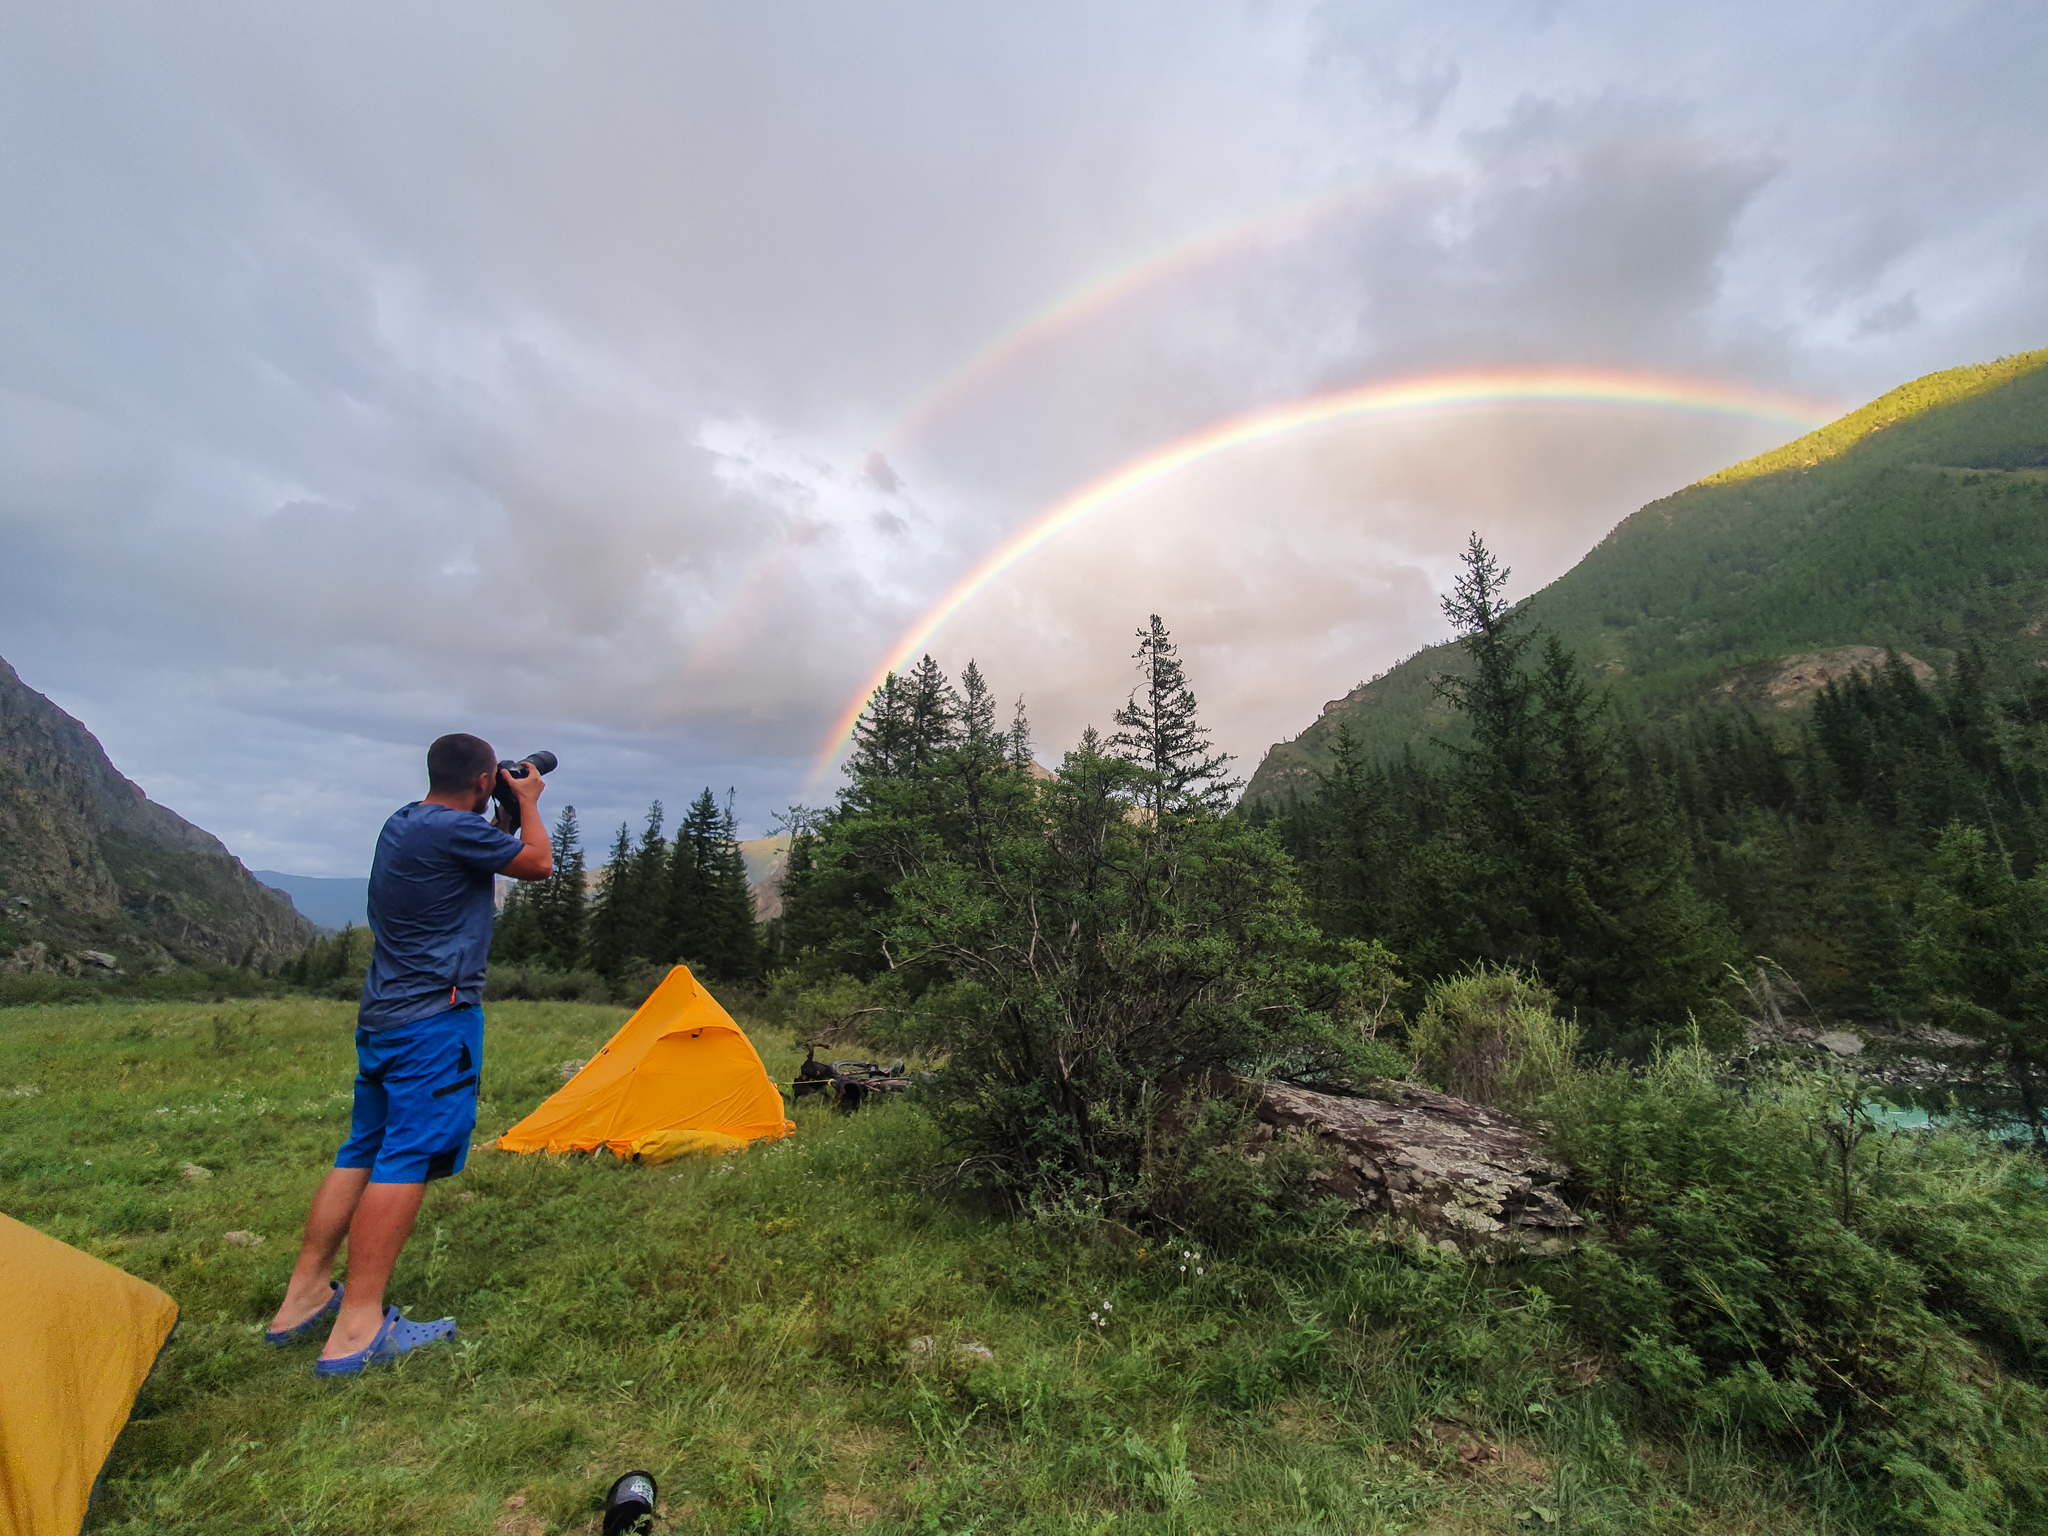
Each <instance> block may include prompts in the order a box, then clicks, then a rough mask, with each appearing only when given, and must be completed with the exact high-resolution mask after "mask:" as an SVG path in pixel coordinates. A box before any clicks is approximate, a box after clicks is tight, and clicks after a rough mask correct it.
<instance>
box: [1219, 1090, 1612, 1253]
mask: <svg viewBox="0 0 2048 1536" xmlns="http://www.w3.org/2000/svg"><path fill="white" fill-rule="evenodd" d="M1384 1091H1385V1093H1386V1097H1384V1098H1376V1099H1374V1098H1350V1097H1340V1096H1339V1095H1336V1094H1329V1093H1312V1092H1310V1091H1309V1090H1308V1089H1306V1088H1296V1087H1293V1086H1291V1085H1289V1084H1286V1083H1266V1084H1264V1085H1262V1086H1261V1087H1260V1088H1259V1090H1258V1093H1259V1098H1258V1103H1257V1106H1256V1114H1257V1116H1258V1119H1259V1123H1260V1124H1261V1125H1262V1126H1265V1127H1268V1128H1270V1131H1271V1132H1273V1133H1277V1132H1280V1131H1306V1132H1307V1133H1308V1134H1309V1135H1311V1136H1313V1137H1315V1139H1316V1140H1317V1141H1319V1142H1321V1143H1322V1144H1323V1145H1324V1146H1325V1147H1326V1148H1327V1149H1329V1150H1330V1151H1331V1152H1332V1153H1334V1154H1335V1155H1334V1157H1333V1158H1332V1160H1331V1162H1330V1164H1329V1166H1328V1167H1327V1169H1326V1170H1325V1171H1324V1172H1323V1173H1322V1174H1321V1175H1320V1176H1319V1177H1318V1179H1317V1181H1316V1182H1317V1183H1318V1185H1319V1186H1320V1187H1321V1188H1323V1189H1324V1190H1326V1191H1327V1192H1328V1193H1330V1194H1332V1195H1336V1196H1338V1197H1339V1198H1340V1199H1343V1200H1347V1201H1349V1202H1350V1203H1351V1204H1352V1205H1353V1206H1355V1207H1356V1208H1357V1209H1358V1210H1359V1211H1360V1212H1361V1213H1362V1214H1366V1215H1375V1216H1378V1215H1386V1216H1397V1217H1401V1218H1403V1219H1405V1220H1407V1221H1410V1222H1412V1223H1414V1224H1415V1225H1416V1226H1418V1227H1420V1228H1421V1229H1422V1230H1423V1231H1425V1232H1427V1233H1428V1234H1430V1235H1431V1236H1432V1237H1435V1238H1437V1239H1438V1240H1439V1241H1445V1242H1451V1243H1455V1244H1456V1245H1457V1246H1458V1247H1459V1248H1461V1249H1466V1250H1473V1249H1477V1250H1479V1251H1501V1250H1521V1251H1529V1252H1536V1253H1555V1252H1559V1251H1561V1250H1562V1249H1563V1248H1564V1247H1565V1246H1566V1245H1567V1244H1568V1242H1569V1240H1570V1238H1571V1235H1572V1234H1573V1232H1575V1231H1576V1230H1577V1229H1578V1228H1580V1227H1582V1226H1584V1225H1585V1223H1584V1222H1583V1221H1582V1220H1581V1219H1580V1218H1579V1217H1577V1216H1576V1215H1574V1214H1573V1213H1572V1211H1571V1208H1570V1207H1569V1206H1567V1205H1566V1204H1565V1202H1564V1197H1563V1196H1562V1195H1561V1194H1560V1193H1559V1191H1558V1186H1559V1185H1560V1184H1561V1183H1562V1182H1563V1181H1564V1178H1565V1174H1566V1170H1565V1169H1564V1168H1562V1167H1560V1166H1559V1165H1558V1164H1556V1163H1554V1162H1552V1161H1551V1160H1550V1159H1549V1158H1547V1157H1545V1156H1544V1155H1543V1151H1542V1149H1541V1147H1540V1146H1539V1145H1538V1143H1537V1140H1536V1136H1535V1133H1534V1132H1532V1131H1531V1130H1530V1129H1529V1128H1528V1127H1527V1126H1526V1125H1524V1124H1523V1123H1522V1122H1521V1121H1519V1120H1517V1119H1515V1118H1514V1117H1513V1116H1512V1115H1508V1114H1503V1113H1502V1112H1500V1111H1499V1110H1492V1109H1482V1108H1481V1107H1480V1106H1479V1105H1477V1104H1468V1103H1466V1102H1465V1101H1464V1100H1463V1099H1454V1098H1451V1097H1450V1096H1449V1095H1448V1094H1442V1093H1432V1092H1430V1091H1429V1090H1428V1089H1426V1088H1416V1087H1412V1086H1409V1085H1407V1084H1399V1085H1393V1084H1390V1085H1388V1086H1387V1087H1386V1089H1385V1090H1384Z"/></svg>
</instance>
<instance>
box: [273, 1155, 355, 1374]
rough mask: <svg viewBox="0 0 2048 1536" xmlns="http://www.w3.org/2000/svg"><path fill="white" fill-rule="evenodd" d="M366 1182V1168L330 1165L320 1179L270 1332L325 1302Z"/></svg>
mask: <svg viewBox="0 0 2048 1536" xmlns="http://www.w3.org/2000/svg"><path fill="white" fill-rule="evenodd" d="M369 1182H370V1170H369V1169H367V1168H330V1169H328V1171H327V1177H326V1178H324V1179H322V1180H321V1181H320V1188H319V1189H318V1190H317V1191H315V1193H314V1195H313V1204H312V1206H311V1207H310V1208H309V1209H308V1210H307V1212H306V1236H305V1240H304V1241H303V1242H302V1243H301V1244H300V1245H299V1262H298V1263H297V1264H296V1265H295V1266H293V1268H292V1278H291V1283H290V1284H289V1285H287V1286H286V1287H285V1292H284V1305H283V1306H281V1307H279V1308H278V1309H277V1316H276V1317H274V1318H272V1319H271V1320H270V1328H271V1331H272V1332H273V1333H277V1332H282V1331H283V1330H284V1329H286V1328H296V1327H298V1326H299V1324H301V1323H303V1322H304V1321H306V1319H307V1318H309V1317H311V1316H312V1315H313V1314H314V1313H316V1312H318V1311H319V1310H320V1309H321V1308H322V1307H324V1306H326V1305H327V1298H328V1297H329V1295H330V1294H332V1292H331V1286H330V1282H331V1281H332V1280H333V1278H334V1260H335V1258H336V1256H337V1255H339V1254H340V1252H341V1240H342V1239H343V1238H345V1237H347V1236H348V1226H349V1223H350V1222H351V1221H352V1220H354V1219H355V1214H356V1202H357V1201H359V1200H361V1199H362V1198H363V1186H364V1185H365V1184H368V1183H369Z"/></svg>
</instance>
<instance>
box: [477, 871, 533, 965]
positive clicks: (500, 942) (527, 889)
mask: <svg viewBox="0 0 2048 1536" xmlns="http://www.w3.org/2000/svg"><path fill="white" fill-rule="evenodd" d="M546 958H547V940H546V938H545V937H544V936H543V935H542V933H541V926H540V914H539V911H538V909H537V908H536V907H535V905H534V901H533V888H532V887H531V886H527V885H522V884H518V883H515V884H514V885H513V887H512V889H511V890H509V891H507V892H506V893H505V905H504V906H502V907H500V908H499V909H498V915H497V917H496V918H495V919H494V920H493V921H492V924H491V963H492V964H494V965H529V964H531V963H532V962H534V961H536V960H539V961H543V962H545V960H546Z"/></svg>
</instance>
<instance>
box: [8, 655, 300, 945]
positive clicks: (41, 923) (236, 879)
mask: <svg viewBox="0 0 2048 1536" xmlns="http://www.w3.org/2000/svg"><path fill="white" fill-rule="evenodd" d="M0 900H4V901H5V904H6V905H5V915H4V917H0V966H5V967H8V968H13V969H26V970H41V969H47V968H51V967H56V968H69V967H73V966H76V965H77V964H79V963H81V962H80V957H81V956H82V955H85V954H86V953H87V952H92V953H98V954H101V955H104V956H110V957H112V958H113V959H114V960H116V961H117V962H118V963H119V964H120V965H121V966H122V967H123V968H124V969H127V970H137V969H147V968H153V967H156V966H160V965H163V964H166V963H170V962H189V963H200V964H221V963H226V964H230V965H259V966H260V965H269V964H273V963H275V962H277V961H281V960H285V959H289V958H290V957H292V956H294V955H296V954H298V953H299V951H300V950H302V949H303V948H304V947H305V946H306V944H307V942H308V941H309V940H311V938H312V937H313V925H312V924H311V923H309V922H307V921H306V919H305V918H303V917H301V916H300V915H299V914H298V913H297V912H295V911H293V910H292V905H291V902H290V901H289V900H288V899H287V898H286V897H285V896H284V895H283V894H282V893H280V892H277V891H273V890H270V889H269V888H267V887H265V886H263V885H259V884H258V883H257V881H256V879H255V877H254V876H252V875H251V874H250V873H249V871H248V870H246V869H244V868H243V867H242V865H241V863H240V861H238V860H237V859H236V858H235V857H234V855H233V854H231V853H229V852H228V851H227V849H226V848H224V847H222V846H221V844H220V841H219V839H217V838H215V837H214V836H213V835H212V834H211V833H208V832H204V831H201V830H200V829H199V828H198V827H195V826H193V825H192V824H191V823H190V822H189V821H186V820H185V819H184V818H183V817H181V816H179V815H178V814H177V813H176V812H174V811H170V810H167V809H166V808H165V807H163V806H161V805H158V804H156V803H155V802H154V801H152V800H151V799H150V798H149V797H148V796H147V795H145V794H144V793H143V792H142V790H141V789H140V788H139V787H138V786H137V785H135V784H134V783H132V782H131V781H130V780H128V779H126V778H124V777H123V776H122V775H121V773H120V771H119V770H118V769H116V768H115V767H114V765H113V764H112V763H110V762H109V761H107V754H106V753H105V752H104V751H103V750H101V748H100V744H99V742H98V741H97V740H95V739H94V737H93V734H92V732H90V731H88V730H87V729H86V728H85V727H84V726H83V725H81V724H79V722H78V721H76V720H74V719H73V718H72V717H71V716H70V715H68V714H66V713H65V712H64V711H63V710H61V709H59V708H58V707H57V706H56V705H55V704H52V703H51V702H50V701H49V700H48V699H46V698H44V697H43V696H42V695H41V694H40V693H37V692H36V691H35V690H34V689H33V688H30V687H28V686H27V685H26V684H24V683H23V682H22V681H21V679H20V678H19V677H18V676H16V675H15V671H14V669H13V668H12V667H10V666H9V665H8V664H7V663H6V662H5V661H0ZM86 963H92V962H90V961H87V962H86Z"/></svg>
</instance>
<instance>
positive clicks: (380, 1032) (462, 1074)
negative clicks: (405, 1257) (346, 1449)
mask: <svg viewBox="0 0 2048 1536" xmlns="http://www.w3.org/2000/svg"><path fill="white" fill-rule="evenodd" d="M501 777H502V780H503V783H504V786H505V788H506V789H508V790H509V791H510V792H511V793H512V794H513V795H514V796H515V797H516V798H517V801H518V805H519V813H520V814H519V833H518V835H517V836H516V837H515V836H513V835H512V834H510V833H508V832H506V831H504V830H503V829H502V828H501V827H499V826H497V825H495V824H494V823H493V822H490V821H486V820H485V819H484V815H483V811H484V808H485V807H486V806H488V805H489V804H490V801H491V794H492V791H493V789H494V788H495V787H496V786H497V785H498V784H499V782H500V779H501ZM540 792H541V777H540V770H539V769H538V768H528V770H527V772H526V776H525V777H524V778H513V777H512V776H511V775H510V774H503V773H501V770H500V769H499V767H498V755H497V753H496V752H495V751H493V750H492V747H491V744H490V743H489V742H487V741H485V740H484V739H483V738H482V737H480V736H468V735H453V736H443V737H441V738H440V739H439V740H438V741H436V742H435V743H434V744H433V745H432V746H431V747H429V748H428V749H427V796H426V798H425V799H424V800H418V801H415V802H413V803H412V804H411V805H408V806H405V807H403V808H401V809H400V810H398V811H396V812H394V813H393V814H392V816H391V819H390V820H388V821H386V822H385V823H384V830H383V833H382V834H381V835H380V836H379V837H378V839H377V854H376V858H375V859H374V860H373V861H372V863H371V865H370V930H371V933H372V934H373V936H374V938H375V943H376V948H375V950H374V952H373V954H372V956H371V960H370V974H369V975H368V977H366V978H365V979H364V981H363V996H362V1002H361V1004H360V1006H359V1008H358V1010H357V1014H356V1092H355V1109H354V1114H353V1119H352V1123H351V1126H350V1130H349V1137H348V1140H347V1141H346V1142H344V1143H343V1144H342V1148H341V1151H340V1152H338V1153H337V1154H336V1155H335V1159H334V1167H333V1169H332V1170H331V1171H330V1172H329V1173H328V1175H327V1177H326V1179H325V1180H324V1181H323V1182H322V1183H321V1185H320V1188H319V1191H318V1192H317V1193H316V1194H315V1195H314V1196H313V1205H312V1209H311V1210H309V1211H308V1212H307V1215H306V1236H305V1241H304V1244H303V1246H302V1247H301V1248H300V1250H299V1262H298V1264H297V1266H296V1267H295V1268H294V1269H293V1270H292V1278H291V1283H290V1285H289V1286H288V1287H287V1289H286V1291H285V1297H284V1304H283V1305H282V1306H280V1307H279V1308H278V1309H277V1316H276V1317H275V1318H274V1319H272V1321H271V1324H270V1330H269V1332H268V1333H267V1334H266V1335H265V1337H266V1338H267V1339H268V1340H269V1341H270V1342H271V1343H272V1344H292V1343H297V1342H298V1341H299V1340H301V1339H305V1338H309V1337H311V1336H312V1334H313V1332H314V1331H315V1329H316V1328H317V1327H318V1325H319V1323H320V1321H321V1319H323V1318H325V1317H326V1316H328V1315H329V1314H330V1313H331V1314H333V1316H334V1327H333V1329H332V1330H331V1331H330V1332H329V1334H328V1336H327V1345H326V1348H324V1349H323V1350H322V1351H321V1352H320V1360H319V1363H318V1365H316V1366H315V1367H314V1369H315V1371H316V1372H317V1373H318V1374H319V1375H322V1376H347V1375H354V1374H355V1373H357V1372H359V1371H361V1370H362V1369H363V1368H364V1367H365V1366H368V1365H371V1364H374V1363H377V1362H379V1361H386V1360H395V1359H397V1358H398V1357H399V1356H401V1355H405V1354H408V1353H410V1352H411V1351H412V1350H415V1349H417V1348H419V1347H420V1346H421V1345H422V1344H431V1343H434V1342H436V1341H438V1340H443V1339H452V1338H454V1337H455V1320H454V1319H453V1318H448V1317H444V1318H442V1319H440V1321H438V1322H432V1323H415V1322H411V1321H408V1320H407V1319H406V1318H404V1317H402V1316H400V1315H399V1310H398V1308H397V1307H395V1306H394V1307H391V1308H389V1309H388V1310H387V1309H386V1308H385V1305H384V1287H385V1285H386V1283H387V1282H388V1281H389V1280H390V1278H391V1271H392V1268H393V1266H394V1265H396V1264H397V1262H398V1254H399V1250H400V1249H402V1248H403V1247H404V1246H405V1240H406V1239H407V1238H408V1237H409V1236H411V1235H412V1227H413V1222H414V1220H415V1219H416V1218H417V1217H418V1215H419V1210H420V1201H421V1198H422V1197H423V1196H424V1195H425V1193H426V1187H427V1181H428V1180H430V1179H440V1178H446V1177H448V1176H449V1175H450V1174H455V1173H460V1172H461V1171H462V1166H463V1164H464V1163H465V1162H466V1161H467V1160H468V1157H469V1138H470V1133H471V1132H472V1131H474V1130H475V1129H476V1100H477V1081H478V1077H479V1074H480V1073H481V1071H482V1069H483V1055H484V1011H483V997H484V968H485V963H486V961H487V959H488V957H489V954H490V949H491V920H492V918H493V916H494V915H495V912H496V902H495V900H494V879H495V877H496V876H498V875H509V876H511V877H512V878H513V879H515V880H545V879H546V878H547V877H548V875H549V874H550V873H551V872H552V871H553V869H554V858H553V854H552V851H551V850H550V848H549V846H548V835H547V829H546V828H545V827H544V826H543V825H542V823H541V819H540V816H539V815H538V814H537V812H536V809H535V802H536V801H537V800H538V799H539V798H540ZM343 1239H346V1240H347V1242H348V1283H347V1284H346V1285H345V1286H344V1285H338V1284H336V1283H335V1281H334V1279H333V1273H334V1262H335V1259H336V1257H337V1255H339V1253H340V1251H341V1245H342V1241H343Z"/></svg>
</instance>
